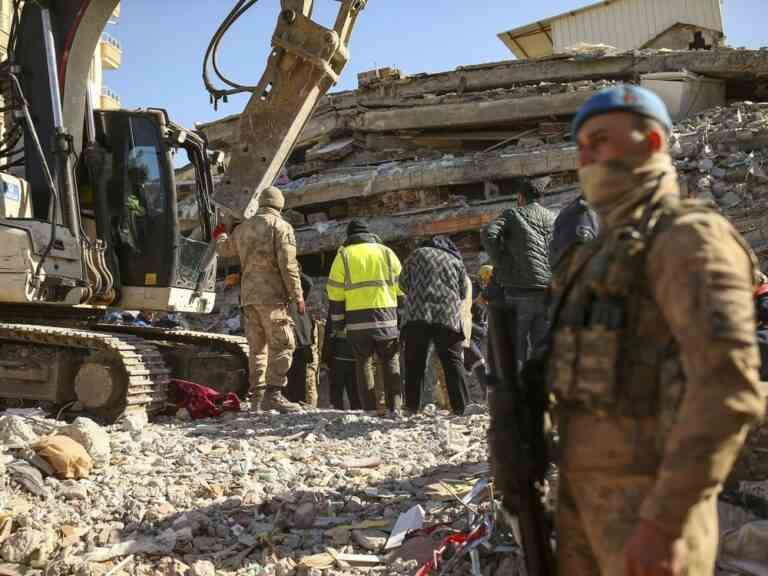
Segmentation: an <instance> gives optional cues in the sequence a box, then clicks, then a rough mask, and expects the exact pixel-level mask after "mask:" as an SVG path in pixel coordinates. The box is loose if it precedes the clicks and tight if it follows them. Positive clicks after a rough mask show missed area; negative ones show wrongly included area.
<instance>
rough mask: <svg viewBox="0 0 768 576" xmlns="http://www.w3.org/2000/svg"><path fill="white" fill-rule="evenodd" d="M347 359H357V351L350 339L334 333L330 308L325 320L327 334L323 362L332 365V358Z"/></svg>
mask: <svg viewBox="0 0 768 576" xmlns="http://www.w3.org/2000/svg"><path fill="white" fill-rule="evenodd" d="M334 358H335V359H337V360H345V361H347V362H354V361H355V352H354V350H353V349H352V345H351V344H350V343H349V340H347V339H346V338H343V337H341V336H339V335H338V334H333V330H332V329H331V311H330V310H328V319H327V320H326V322H325V336H324V337H323V357H322V358H321V361H322V363H323V364H327V365H330V364H331V360H333V359H334Z"/></svg>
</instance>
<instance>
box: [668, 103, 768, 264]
mask: <svg viewBox="0 0 768 576" xmlns="http://www.w3.org/2000/svg"><path fill="white" fill-rule="evenodd" d="M672 154H673V156H674V158H675V164H676V165H677V168H678V170H679V172H680V174H681V181H682V183H683V192H684V193H685V192H686V190H687V193H688V194H689V195H690V196H693V197H697V198H701V199H704V200H710V201H712V202H715V203H716V204H717V206H718V207H719V208H720V209H721V210H722V211H723V213H724V214H725V215H726V216H728V218H729V219H730V220H731V221H732V222H733V223H734V224H735V225H736V227H737V228H738V229H739V231H740V232H741V233H742V234H743V235H744V237H745V238H746V239H747V241H748V242H749V243H750V244H751V245H752V247H753V248H754V249H755V252H756V253H757V254H758V256H759V257H760V259H761V261H762V260H763V259H764V258H765V256H766V252H767V251H768V237H766V231H765V228H766V227H765V224H766V215H768V212H767V210H768V103H765V102H760V103H755V102H749V101H744V102H736V103H733V104H731V105H729V106H727V107H719V108H714V109H712V110H708V111H706V112H705V113H702V114H700V115H698V116H696V117H694V118H691V119H688V120H686V121H684V122H681V123H678V124H677V125H676V127H675V137H674V141H673V145H672Z"/></svg>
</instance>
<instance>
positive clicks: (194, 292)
mask: <svg viewBox="0 0 768 576" xmlns="http://www.w3.org/2000/svg"><path fill="white" fill-rule="evenodd" d="M94 128H95V135H94V136H95V137H94V140H93V142H92V143H91V144H89V146H88V147H87V148H86V151H85V153H84V155H83V160H82V161H81V166H78V171H77V172H78V182H77V186H78V190H79V195H80V206H81V213H82V214H83V221H84V223H85V224H86V226H85V229H86V231H87V232H88V236H89V239H91V240H94V241H96V240H102V241H104V242H105V244H106V246H107V252H108V253H107V256H106V259H107V263H108V264H109V265H110V269H111V270H113V271H114V273H115V277H116V286H117V290H116V292H117V294H116V302H119V305H120V307H121V308H127V309H142V310H144V309H146V310H175V311H191V312H210V310H211V308H212V307H213V301H214V298H213V290H214V281H215V278H214V267H212V266H211V258H210V250H209V248H210V247H211V241H212V238H211V234H212V230H213V226H214V217H215V213H214V209H213V205H212V201H211V193H212V187H213V184H212V178H211V164H210V161H209V154H208V150H207V147H206V144H205V141H204V140H203V139H202V138H201V137H199V136H198V135H196V134H194V133H192V132H189V131H187V130H185V129H183V128H182V127H181V126H178V125H177V124H174V123H173V122H171V121H170V119H169V118H168V114H167V113H166V112H165V111H164V110H159V109H150V110H138V111H129V110H109V111H107V110H97V111H95V113H94ZM177 156H181V157H184V156H186V158H187V159H188V160H189V165H190V167H191V169H192V170H193V171H194V185H193V186H192V188H193V191H192V193H191V196H192V197H191V198H189V199H187V205H188V206H189V205H190V204H191V211H192V212H193V213H194V214H196V216H197V220H198V222H197V224H198V225H197V227H196V228H195V230H194V232H193V233H192V234H182V231H181V229H180V225H179V220H180V218H179V216H180V213H181V210H182V207H181V199H180V198H179V195H178V190H179V189H178V187H177V183H176V177H175V170H174V159H175V158H176V157H177ZM188 209H189V208H188ZM91 219H92V222H89V220H91ZM206 260H207V262H206Z"/></svg>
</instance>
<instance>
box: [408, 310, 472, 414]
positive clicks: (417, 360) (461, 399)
mask: <svg viewBox="0 0 768 576" xmlns="http://www.w3.org/2000/svg"><path fill="white" fill-rule="evenodd" d="M403 337H404V338H405V405H406V407H407V408H408V409H409V410H412V411H414V412H417V411H418V410H419V409H420V408H421V397H422V394H423V392H424V371H425V370H426V367H427V353H428V352H429V343H430V342H434V343H435V351H436V352H437V355H438V357H439V358H440V363H441V364H442V365H443V372H445V384H446V386H447V387H448V399H449V400H450V402H451V409H452V410H453V412H454V413H455V414H461V413H463V412H464V407H465V406H466V405H467V398H468V397H469V393H468V391H467V383H466V382H465V380H464V366H463V364H462V342H463V341H464V335H463V334H458V333H456V332H454V331H452V330H449V329H448V328H445V327H443V326H437V325H434V324H424V323H410V324H408V325H407V326H406V327H405V329H404V330H403Z"/></svg>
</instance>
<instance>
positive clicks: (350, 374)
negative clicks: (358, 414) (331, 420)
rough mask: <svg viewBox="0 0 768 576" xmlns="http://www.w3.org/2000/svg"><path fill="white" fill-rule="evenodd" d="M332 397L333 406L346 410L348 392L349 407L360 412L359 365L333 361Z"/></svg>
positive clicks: (337, 359)
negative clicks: (345, 395)
mask: <svg viewBox="0 0 768 576" xmlns="http://www.w3.org/2000/svg"><path fill="white" fill-rule="evenodd" d="M330 368H331V374H330V380H331V382H330V384H331V386H330V388H331V390H330V396H331V406H333V407H334V408H336V409H337V410H344V391H345V390H346V392H347V398H348V399H349V407H350V408H351V409H352V410H360V409H361V408H362V405H361V404H360V394H359V392H358V389H357V363H356V362H355V361H354V360H352V361H350V360H341V359H339V358H332V359H331V366H330Z"/></svg>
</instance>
